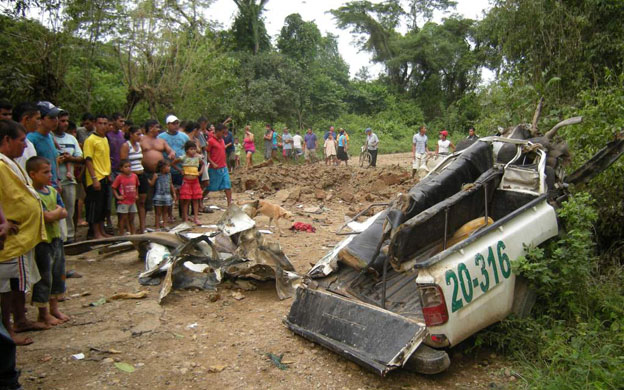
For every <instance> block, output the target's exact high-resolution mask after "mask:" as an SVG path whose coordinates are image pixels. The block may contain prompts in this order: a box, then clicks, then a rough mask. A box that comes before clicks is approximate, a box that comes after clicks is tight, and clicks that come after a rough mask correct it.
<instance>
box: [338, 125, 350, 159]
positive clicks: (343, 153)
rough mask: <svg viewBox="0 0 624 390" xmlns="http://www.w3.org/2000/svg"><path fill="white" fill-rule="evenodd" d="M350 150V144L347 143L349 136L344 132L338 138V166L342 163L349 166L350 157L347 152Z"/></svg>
mask: <svg viewBox="0 0 624 390" xmlns="http://www.w3.org/2000/svg"><path fill="white" fill-rule="evenodd" d="M348 150H349V143H348V142H347V136H346V135H345V132H344V130H342V131H341V132H340V135H339V136H338V164H337V165H340V161H344V163H345V165H347V166H348V165H349V163H348V161H349V155H348V154H347V151H348Z"/></svg>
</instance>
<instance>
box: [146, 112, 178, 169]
mask: <svg viewBox="0 0 624 390" xmlns="http://www.w3.org/2000/svg"><path fill="white" fill-rule="evenodd" d="M158 128H159V125H158V122H157V121H155V120H153V119H150V120H148V121H147V122H145V135H144V136H143V137H142V138H141V141H140V142H139V143H140V144H141V150H142V151H143V168H144V169H145V171H146V172H148V173H154V172H156V165H157V164H158V162H159V161H160V160H163V159H164V158H165V156H164V155H163V153H167V155H168V157H169V159H170V160H171V161H173V160H175V157H176V155H175V151H174V150H173V149H171V147H169V145H168V144H167V141H165V140H164V139H160V138H158Z"/></svg>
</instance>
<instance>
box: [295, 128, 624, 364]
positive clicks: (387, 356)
mask: <svg viewBox="0 0 624 390" xmlns="http://www.w3.org/2000/svg"><path fill="white" fill-rule="evenodd" d="M580 121H581V118H572V119H570V120H568V121H564V122H561V123H560V124H558V125H557V126H555V128H553V130H551V131H550V132H548V133H547V134H546V135H545V136H544V137H539V138H532V139H517V137H518V134H520V133H522V132H523V130H524V131H525V133H526V135H528V136H530V135H532V134H531V132H530V131H526V130H527V129H528V127H527V126H525V127H522V126H524V125H521V126H518V127H516V128H514V129H512V131H511V134H508V135H507V137H505V136H497V137H487V138H482V139H480V140H478V141H477V142H475V143H474V144H472V145H470V146H469V147H467V148H466V149H463V150H461V151H458V152H456V153H453V154H452V155H450V156H448V157H446V158H445V159H444V160H442V161H441V162H440V163H439V164H438V165H437V166H436V167H435V168H434V169H433V170H432V171H431V172H430V173H429V174H428V175H427V176H426V177H425V178H424V179H422V180H421V181H420V182H419V183H417V184H416V185H414V187H412V188H411V190H410V191H409V192H408V193H407V194H399V195H398V196H397V197H396V198H395V199H394V200H393V201H392V202H391V203H390V204H389V206H388V207H387V208H386V209H385V210H384V211H383V212H380V213H378V214H377V215H375V216H373V217H371V218H369V219H368V220H367V221H366V222H364V223H356V222H351V223H349V224H348V226H350V227H351V228H352V230H353V234H352V235H350V236H349V237H348V238H346V239H345V240H343V241H342V242H340V243H339V244H338V245H337V246H336V247H335V248H334V250H332V251H331V252H330V253H328V254H327V255H326V256H325V257H323V258H322V259H321V260H319V262H318V263H317V264H316V265H315V266H314V267H313V268H312V269H311V270H310V271H309V272H308V274H307V277H306V281H305V282H304V284H303V285H302V286H300V287H299V288H297V291H296V297H295V301H294V302H293V304H292V306H291V309H290V313H289V314H288V316H287V318H286V319H285V321H284V322H285V324H286V326H287V327H288V328H289V329H291V330H292V331H293V332H295V333H297V334H299V335H301V336H303V337H305V338H307V339H309V340H311V341H313V342H315V343H318V344H321V345H323V346H324V347H326V348H328V349H330V350H332V351H334V352H336V353H338V354H340V355H343V356H345V357H346V358H348V359H350V360H352V361H354V362H356V363H357V364H359V365H361V366H363V367H365V368H368V369H370V370H372V371H374V372H376V373H378V374H380V375H382V376H385V375H386V374H387V373H388V372H390V371H391V370H394V369H397V368H400V367H405V368H407V369H412V370H414V371H417V372H420V373H425V374H434V373H439V372H442V371H444V370H446V369H447V368H448V367H449V365H450V359H449V356H448V354H447V352H446V351H445V350H444V348H448V347H453V346H455V345H457V344H458V343H460V342H461V341H463V340H465V339H466V338H468V337H469V336H471V335H473V334H475V333H476V332H478V331H479V330H481V329H484V328H485V327H487V326H489V325H491V324H493V323H495V322H497V321H500V320H502V319H504V318H505V317H506V316H508V315H509V314H511V313H512V312H515V313H517V314H519V315H523V314H526V313H528V310H530V307H531V306H532V304H533V302H534V299H535V296H534V294H532V293H531V291H530V290H529V289H528V286H527V283H526V282H525V281H524V280H522V278H521V277H518V276H516V275H515V274H514V273H513V272H512V266H511V263H512V261H513V260H515V259H517V258H518V257H519V256H522V255H524V254H525V253H526V252H525V247H526V246H538V245H540V244H542V243H543V242H545V241H546V240H548V239H550V238H552V237H554V236H556V235H557V234H558V233H559V227H558V224H557V215H556V212H555V208H556V207H557V205H558V204H559V203H560V202H561V201H563V200H565V198H566V196H567V192H566V188H567V186H568V184H579V183H582V182H585V181H587V180H589V179H590V178H592V177H593V176H595V175H596V174H597V173H599V172H600V171H602V170H603V169H605V168H606V167H608V166H609V165H610V164H611V163H613V162H614V161H615V160H617V158H618V157H619V156H620V155H621V153H622V152H623V150H624V140H623V139H622V137H621V135H619V136H618V137H616V140H615V141H613V142H611V143H609V144H608V145H607V147H605V148H604V149H603V150H601V151H600V152H599V153H598V154H597V155H596V156H595V157H594V158H592V159H591V160H590V161H588V162H587V163H586V164H585V165H584V166H583V167H581V168H580V169H578V170H577V171H575V172H574V173H572V174H571V175H569V176H567V177H564V173H563V169H562V168H561V162H563V161H564V160H565V159H566V158H567V157H569V154H568V152H567V147H566V146H565V144H563V145H562V144H555V143H553V142H552V141H551V139H552V138H553V136H554V134H555V133H556V130H557V129H558V128H559V127H561V126H563V125H568V124H575V123H579V122H580ZM526 135H525V137H526ZM510 136H511V137H514V138H515V139H514V138H509V137H510ZM526 138H528V137H526ZM458 149H459V148H458ZM553 156H554V157H553Z"/></svg>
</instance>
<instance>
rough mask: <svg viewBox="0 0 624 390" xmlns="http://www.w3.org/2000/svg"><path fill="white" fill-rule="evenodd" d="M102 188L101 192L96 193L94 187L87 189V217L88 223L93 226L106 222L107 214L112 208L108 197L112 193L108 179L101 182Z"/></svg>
mask: <svg viewBox="0 0 624 390" xmlns="http://www.w3.org/2000/svg"><path fill="white" fill-rule="evenodd" d="M100 186H101V188H100V190H99V191H96V190H95V188H94V187H93V186H92V185H90V186H88V187H87V196H86V198H85V209H86V212H87V213H86V217H87V222H89V223H92V224H93V223H100V222H104V219H105V218H106V213H107V211H108V210H109V208H110V201H109V197H108V195H109V193H111V192H112V191H111V187H110V183H109V181H108V179H106V178H104V179H102V180H100Z"/></svg>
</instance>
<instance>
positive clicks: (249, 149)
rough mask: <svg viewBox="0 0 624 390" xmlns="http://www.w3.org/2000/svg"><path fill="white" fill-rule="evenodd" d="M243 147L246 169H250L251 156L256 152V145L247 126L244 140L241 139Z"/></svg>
mask: <svg viewBox="0 0 624 390" xmlns="http://www.w3.org/2000/svg"><path fill="white" fill-rule="evenodd" d="M243 147H244V148H245V155H246V156H247V160H246V161H247V165H246V169H249V168H250V167H251V164H252V162H251V156H253V154H254V153H255V152H256V145H255V144H254V135H253V133H252V132H251V128H250V127H249V125H247V126H245V138H244V139H243Z"/></svg>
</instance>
